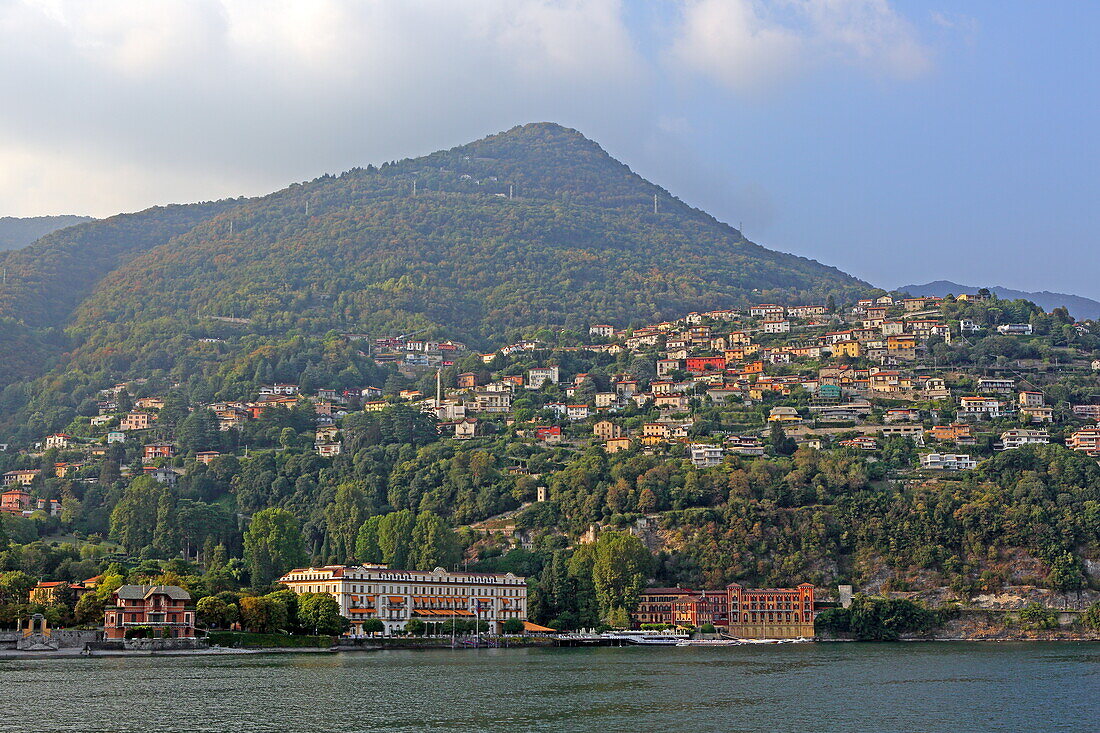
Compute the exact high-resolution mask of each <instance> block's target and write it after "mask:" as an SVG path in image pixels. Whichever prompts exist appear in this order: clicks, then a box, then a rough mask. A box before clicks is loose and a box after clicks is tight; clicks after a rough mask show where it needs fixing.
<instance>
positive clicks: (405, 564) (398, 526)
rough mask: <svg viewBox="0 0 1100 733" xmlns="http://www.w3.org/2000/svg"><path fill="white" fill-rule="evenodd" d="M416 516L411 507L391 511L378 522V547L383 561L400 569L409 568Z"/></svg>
mask: <svg viewBox="0 0 1100 733" xmlns="http://www.w3.org/2000/svg"><path fill="white" fill-rule="evenodd" d="M415 524H416V516H415V515H414V514H413V513H412V511H410V510H409V509H402V510H401V511H399V512H391V513H389V514H387V515H385V516H384V517H383V518H382V521H381V522H379V524H378V549H379V551H380V552H381V555H382V562H384V563H385V564H386V565H389V566H390V567H391V568H397V569H398V570H408V569H409V547H410V545H411V544H412V532H413V527H414V526H415Z"/></svg>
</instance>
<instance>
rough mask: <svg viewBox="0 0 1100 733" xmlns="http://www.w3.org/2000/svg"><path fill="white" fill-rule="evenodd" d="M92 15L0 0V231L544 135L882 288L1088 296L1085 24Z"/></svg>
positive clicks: (819, 13) (564, 11)
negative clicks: (19, 223) (601, 154)
mask: <svg viewBox="0 0 1100 733" xmlns="http://www.w3.org/2000/svg"><path fill="white" fill-rule="evenodd" d="M94 5H95V7H94V9H91V8H89V7H88V4H85V3H81V2H78V1H76V0H73V1H70V0H48V1H47V0H0V98H3V99H5V100H7V101H8V103H7V104H5V105H0V215H16V216H20V215H24V216H27V215H36V214H44V213H62V212H71V213H91V214H95V215H107V214H110V213H113V212H117V211H123V210H135V209H140V208H144V207H145V206H149V205H152V204H159V203H167V202H171V201H190V200H199V199H210V198H217V197H221V196H229V195H239V194H259V193H264V192H266V191H270V190H275V189H278V188H281V187H282V186H284V185H286V184H287V183H289V182H291V181H295V180H303V179H308V178H312V177H314V176H316V175H319V174H321V173H323V172H328V171H340V170H344V169H347V168H350V167H352V166H355V165H361V164H365V163H367V162H379V161H383V160H389V159H395V158H400V157H405V156H411V155H418V154H422V153H425V152H429V151H431V150H435V149H439V148H443V147H449V146H451V145H456V144H460V143H462V142H465V141H468V140H470V139H473V138H476V137H480V136H482V135H485V134H488V133H491V132H494V131H497V130H500V129H506V128H508V127H511V126H512V125H514V124H519V123H522V122H529V121H538V120H553V121H556V122H560V123H562V124H566V125H569V126H572V127H576V128H578V129H580V130H581V131H582V132H584V133H586V134H587V135H589V136H590V137H592V138H594V139H596V140H597V141H598V142H600V143H601V144H602V145H603V146H604V147H605V148H606V149H607V150H608V151H609V152H611V153H612V154H613V155H615V156H616V157H618V158H620V159H621V160H623V161H624V162H626V163H628V164H629V165H630V166H631V167H633V168H634V169H635V170H637V171H638V172H639V173H641V174H642V175H645V176H646V177H648V178H650V179H652V180H653V181H655V182H657V183H659V184H661V185H663V186H665V187H666V188H668V189H669V190H671V191H672V192H673V193H675V194H677V195H679V196H680V197H681V198H683V199H685V200H686V201H688V202H689V203H691V204H694V205H696V206H699V207H701V208H704V209H706V210H708V211H710V212H711V213H713V214H714V215H716V216H718V217H719V218H721V219H723V220H725V221H728V222H730V223H732V224H734V225H737V224H738V223H739V222H743V224H744V229H745V232H746V234H747V236H749V237H750V238H751V239H754V240H755V241H758V242H760V243H761V244H763V245H765V246H768V247H772V248H775V249H780V250H784V251H788V252H795V253H798V254H801V255H805V256H808V257H813V258H815V259H817V260H820V261H822V262H826V263H829V264H832V265H836V266H838V267H840V268H842V269H844V270H846V271H848V272H851V273H852V274H854V275H857V276H859V277H862V278H865V279H867V280H869V281H871V282H873V283H875V284H878V285H883V286H896V285H900V284H903V283H907V282H924V281H927V280H932V279H941V278H942V279H950V280H955V281H958V282H964V283H972V284H975V285H992V284H996V285H1005V286H1008V287H1016V288H1021V289H1028V290H1038V289H1049V290H1060V291H1066V292H1074V293H1077V294H1081V295H1087V296H1090V297H1095V298H1100V283H1098V282H1097V278H1096V273H1097V271H1098V270H1100V255H1098V254H1097V249H1098V248H1097V245H1096V243H1095V239H1096V232H1097V230H1098V228H1100V226H1098V225H1100V221H1098V219H1100V215H1098V214H1097V206H1096V204H1095V201H1096V199H1097V198H1098V194H1100V184H1098V183H1097V171H1098V170H1100V165H1098V164H1100V146H1098V145H1097V141H1096V135H1097V132H1096V131H1097V130H1098V129H1100V109H1098V107H1100V101H1098V100H1100V88H1098V86H1100V58H1098V57H1100V51H1098V48H1100V44H1097V43H1096V41H1095V37H1094V36H1095V28H1096V27H1098V26H1100V5H1097V4H1095V3H1085V2H1064V3H1034V2H1004V1H1002V2H978V1H975V2H969V3H966V4H964V5H959V4H939V3H924V2H904V1H902V0H896V1H895V2H888V1H887V0H775V1H774V2H767V1H765V0H759V1H757V0H648V1H645V0H644V1H640V2H619V1H617V0H588V1H587V2H580V1H579V0H577V1H571V0H482V1H481V2H477V3H472V2H471V3H460V2H450V1H448V2H443V1H442V0H405V1H404V2H400V3H397V2H393V3H387V2H378V3H358V2H338V1H337V0H310V2H304V1H303V2H296V1H295V0H285V1H284V2H282V3H279V4H277V5H271V4H265V3H260V2H258V1H257V0H190V1H189V2H182V1H178V2H177V1H175V0H164V2H160V3H137V2H126V1H125V0H103V2H100V3H96V4H94ZM11 100H18V102H19V103H18V104H11Z"/></svg>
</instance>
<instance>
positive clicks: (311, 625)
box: [298, 593, 348, 635]
mask: <svg viewBox="0 0 1100 733" xmlns="http://www.w3.org/2000/svg"><path fill="white" fill-rule="evenodd" d="M298 625H299V626H300V627H301V628H302V630H303V631H313V633H315V634H329V635H332V634H339V633H341V632H343V631H344V630H346V629H347V627H348V620H347V619H346V618H344V617H343V616H341V615H340V604H339V603H338V602H337V601H336V599H335V598H333V597H332V596H330V595H329V594H328V593H302V594H301V595H299V596H298Z"/></svg>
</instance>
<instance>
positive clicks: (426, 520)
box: [409, 512, 459, 570]
mask: <svg viewBox="0 0 1100 733" xmlns="http://www.w3.org/2000/svg"><path fill="white" fill-rule="evenodd" d="M458 555H459V550H458V539H457V538H456V537H455V535H454V532H452V531H451V529H450V528H449V527H447V525H446V524H444V523H443V520H442V519H440V518H439V517H438V516H437V515H435V514H432V513H431V512H420V514H419V515H418V516H417V517H416V526H415V527H414V528H413V533H412V546H411V548H410V550H409V565H410V568H411V569H413V570H434V569H435V568H437V567H447V566H449V565H453V564H454V563H456V562H458Z"/></svg>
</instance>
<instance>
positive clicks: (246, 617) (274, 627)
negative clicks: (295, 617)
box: [240, 596, 286, 634]
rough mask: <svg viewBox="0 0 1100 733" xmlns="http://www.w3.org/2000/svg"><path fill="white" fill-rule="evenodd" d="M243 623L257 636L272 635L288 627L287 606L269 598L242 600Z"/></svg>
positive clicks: (255, 597)
mask: <svg viewBox="0 0 1100 733" xmlns="http://www.w3.org/2000/svg"><path fill="white" fill-rule="evenodd" d="M240 607H241V623H242V624H243V625H244V627H245V628H246V629H248V630H249V631H253V632H255V633H257V634H271V633H274V632H276V631H278V630H279V629H282V628H284V627H285V626H286V606H284V605H283V604H282V603H281V602H280V601H278V600H276V599H274V598H269V597H268V596H245V597H244V598H242V599H241V602H240Z"/></svg>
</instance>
